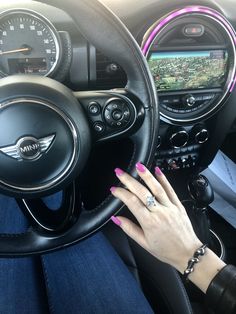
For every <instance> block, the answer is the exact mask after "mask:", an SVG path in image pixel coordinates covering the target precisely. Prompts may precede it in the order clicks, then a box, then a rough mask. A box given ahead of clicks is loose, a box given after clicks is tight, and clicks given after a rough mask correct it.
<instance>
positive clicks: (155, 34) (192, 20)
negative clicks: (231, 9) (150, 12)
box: [142, 6, 236, 122]
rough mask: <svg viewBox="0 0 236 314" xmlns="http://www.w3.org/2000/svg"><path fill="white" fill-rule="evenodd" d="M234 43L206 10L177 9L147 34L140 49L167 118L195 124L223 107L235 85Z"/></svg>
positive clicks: (223, 23) (227, 28) (214, 14)
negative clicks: (145, 59)
mask: <svg viewBox="0 0 236 314" xmlns="http://www.w3.org/2000/svg"><path fill="white" fill-rule="evenodd" d="M235 42H236V35H235V32H234V29H233V27H232V26H231V25H230V24H229V22H228V21H227V20H226V19H225V18H224V17H223V16H222V15H221V14H219V13H218V12H217V11H215V10H212V9H210V8H206V7H197V6H190V7H186V8H184V9H181V10H176V11H174V12H171V13H170V14H168V15H167V16H165V17H164V18H163V19H161V20H159V21H157V22H156V23H155V24H154V25H153V26H152V27H151V28H150V29H149V30H148V32H147V33H146V35H145V37H144V40H143V44H142V50H143V53H144V55H145V56H146V58H147V61H148V63H149V67H150V70H151V73H152V75H153V78H154V82H155V85H156V89H157V91H158V93H159V99H160V108H161V115H162V117H163V118H164V119H168V120H172V121H177V122H191V121H196V120H200V119H202V118H203V117H205V116H208V115H210V114H211V113H213V112H215V110H216V109H218V108H219V107H220V105H221V104H222V103H223V100H224V99H225V98H226V97H227V96H229V94H230V92H231V91H232V89H233V85H234V78H235V68H236V63H235Z"/></svg>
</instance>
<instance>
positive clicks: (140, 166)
mask: <svg viewBox="0 0 236 314" xmlns="http://www.w3.org/2000/svg"><path fill="white" fill-rule="evenodd" d="M136 168H137V170H138V171H139V172H142V173H143V172H145V171H146V168H145V167H144V165H143V164H141V162H138V163H137V164H136Z"/></svg>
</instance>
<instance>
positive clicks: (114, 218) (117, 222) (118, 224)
mask: <svg viewBox="0 0 236 314" xmlns="http://www.w3.org/2000/svg"><path fill="white" fill-rule="evenodd" d="M111 220H112V221H113V222H114V224H116V225H117V226H119V227H120V226H121V221H120V219H118V218H116V217H115V216H112V217H111Z"/></svg>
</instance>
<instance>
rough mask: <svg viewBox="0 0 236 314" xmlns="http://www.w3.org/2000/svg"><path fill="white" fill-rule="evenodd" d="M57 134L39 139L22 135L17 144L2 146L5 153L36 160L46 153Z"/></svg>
mask: <svg viewBox="0 0 236 314" xmlns="http://www.w3.org/2000/svg"><path fill="white" fill-rule="evenodd" d="M54 138H55V134H53V135H50V136H47V137H43V138H40V139H37V138H35V137H30V136H28V137H22V138H20V139H19V140H18V142H17V143H16V145H12V146H7V147H2V148H0V151H1V152H2V153H4V154H5V155H7V156H9V157H11V158H14V159H17V160H19V161H21V160H36V159H38V158H40V157H41V156H42V154H43V153H45V152H46V151H47V150H48V149H49V147H50V146H51V144H52V142H53V140H54Z"/></svg>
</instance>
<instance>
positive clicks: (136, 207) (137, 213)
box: [111, 187, 149, 226]
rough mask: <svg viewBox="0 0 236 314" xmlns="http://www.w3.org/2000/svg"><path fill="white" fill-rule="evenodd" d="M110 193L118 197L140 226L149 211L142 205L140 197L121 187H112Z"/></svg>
mask: <svg viewBox="0 0 236 314" xmlns="http://www.w3.org/2000/svg"><path fill="white" fill-rule="evenodd" d="M111 193H112V194H113V195H114V196H115V197H117V198H119V199H120V200H121V201H122V202H123V203H124V204H125V205H126V206H127V207H128V208H129V210H130V211H131V213H132V214H133V215H134V217H135V218H136V219H137V220H138V222H139V224H140V225H141V226H142V225H143V223H144V222H145V221H146V220H147V219H148V216H149V211H148V209H147V208H146V207H145V206H144V205H143V203H142V202H141V201H140V199H139V198H138V197H137V196H136V195H134V194H133V193H131V192H130V191H128V190H126V189H123V188H116V187H112V188H111Z"/></svg>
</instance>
